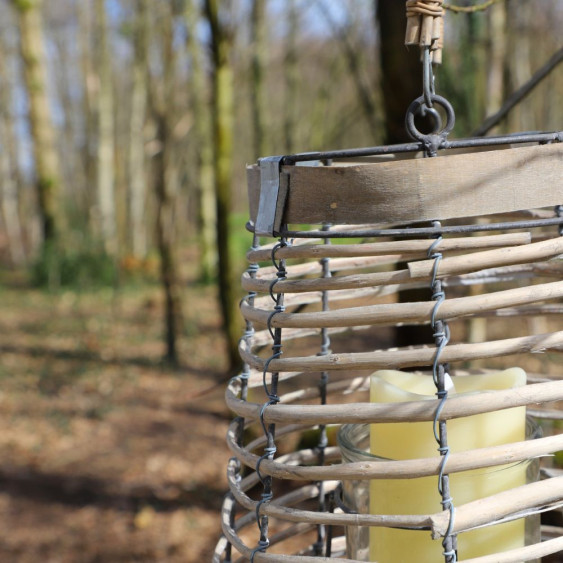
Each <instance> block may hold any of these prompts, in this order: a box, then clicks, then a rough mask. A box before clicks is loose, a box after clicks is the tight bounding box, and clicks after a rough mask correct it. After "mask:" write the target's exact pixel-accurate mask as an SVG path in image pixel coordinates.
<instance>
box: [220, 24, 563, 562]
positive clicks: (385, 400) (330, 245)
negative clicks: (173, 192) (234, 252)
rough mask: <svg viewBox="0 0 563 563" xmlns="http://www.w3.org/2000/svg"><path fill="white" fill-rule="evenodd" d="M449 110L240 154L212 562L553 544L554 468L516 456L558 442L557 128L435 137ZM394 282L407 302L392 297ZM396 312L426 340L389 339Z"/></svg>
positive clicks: (561, 268) (390, 556) (452, 557)
mask: <svg viewBox="0 0 563 563" xmlns="http://www.w3.org/2000/svg"><path fill="white" fill-rule="evenodd" d="M410 27H411V28H412V26H410ZM410 32H412V29H411V31H410ZM425 53H426V63H425V64H429V63H428V59H429V57H428V55H429V49H426V50H425ZM424 106H425V107H426V109H427V110H428V109H430V106H432V107H433V108H436V107H438V108H440V107H441V108H442V109H444V110H445V115H446V121H445V125H444V127H443V128H441V130H440V131H438V132H435V133H433V134H430V135H424V134H421V133H420V132H419V131H418V130H417V129H416V127H415V125H414V116H415V115H416V113H417V112H418V111H420V109H421V108H423V107H424ZM453 120H454V117H453V110H452V109H451V107H450V105H449V103H448V102H447V101H446V100H444V99H443V98H441V97H439V96H436V95H435V94H433V93H432V92H431V91H428V92H426V95H425V96H423V97H421V98H420V99H419V100H416V101H415V102H414V103H413V105H412V106H411V108H410V109H409V112H408V114H407V127H408V129H409V131H410V133H411V135H412V136H413V138H414V140H413V142H412V143H410V144H404V145H396V146H387V147H375V148H368V149H359V150H349V151H339V152H326V153H316V154H311V153H308V154H300V155H292V156H286V157H275V158H264V159H261V160H260V161H259V163H258V164H257V165H254V166H250V167H249V168H248V188H249V201H250V222H249V229H250V230H251V231H252V232H253V233H254V244H253V245H252V248H251V249H250V251H249V252H248V261H249V264H250V266H249V268H248V270H247V272H246V273H245V274H244V275H243V278H242V284H243V287H244V289H245V290H246V291H247V292H248V295H247V297H246V298H245V299H244V300H243V301H242V303H241V311H242V314H243V316H244V318H245V319H246V323H247V324H246V332H245V334H244V336H243V338H242V339H241V345H240V350H241V355H242V358H243V360H244V362H245V369H244V370H243V372H242V373H241V374H240V375H239V376H237V377H235V378H233V379H232V380H231V382H230V383H229V385H228V389H227V392H226V400H227V403H228V406H229V407H230V408H231V409H232V410H233V411H234V412H235V413H236V415H237V418H235V420H234V421H233V422H232V424H231V426H230V429H229V433H228V444H229V447H230V448H231V450H232V452H233V458H232V459H231V461H230V462H229V466H228V470H227V474H228V481H229V487H230V493H229V494H228V495H227V497H226V500H225V503H224V506H223V513H222V528H223V533H224V537H223V538H222V540H221V541H220V543H219V544H218V546H217V549H216V555H215V560H216V561H235V560H240V561H247V560H250V561H255V562H256V563H259V562H265V561H268V562H269V561H279V562H293V561H295V562H306V561H328V559H330V560H331V561H350V560H378V561H381V562H382V563H389V562H392V563H403V562H413V563H414V562H416V563H420V562H422V563H424V562H426V561H444V560H445V561H446V563H451V562H454V561H467V562H469V561H471V563H477V562H479V563H492V562H497V563H498V562H522V561H540V560H541V559H540V558H543V557H547V556H549V555H550V554H557V553H559V552H561V551H562V550H563V537H561V535H560V534H561V531H560V530H559V531H557V530H556V528H555V526H554V525H552V526H547V527H546V526H544V529H543V534H542V537H541V540H542V541H540V534H539V532H540V530H539V524H538V522H539V517H538V516H537V515H538V514H539V513H540V512H549V514H553V515H555V516H554V518H556V517H557V514H558V512H557V511H558V510H560V507H561V506H562V505H563V476H562V474H561V472H560V471H558V470H557V468H556V467H555V466H554V464H553V463H551V465H550V463H549V462H548V463H545V464H544V467H543V469H542V471H541V478H539V477H538V474H539V472H538V469H537V461H536V462H534V460H537V459H538V458H539V457H545V456H553V454H554V453H556V452H558V451H560V450H562V449H563V435H557V433H553V432H550V431H549V425H548V424H547V423H546V421H547V420H548V419H557V418H558V414H557V401H563V381H561V373H562V370H563V360H562V357H561V355H560V352H561V350H562V349H563V332H562V331H559V330H557V323H558V320H559V319H560V315H561V313H562V312H563V307H562V303H561V298H562V297H563V281H560V279H561V275H562V274H563V263H562V262H561V256H562V255H563V237H562V236H561V233H562V229H563V208H562V207H561V206H560V204H561V203H562V202H563V188H562V187H561V185H560V182H561V178H563V144H562V143H561V141H563V133H542V134H538V133H525V134H521V135H513V136H510V137H504V138H501V137H495V138H479V139H464V140H448V138H447V135H448V133H449V132H450V130H451V128H452V127H453ZM409 289H418V290H422V291H425V295H426V298H425V299H423V300H416V301H411V302H405V301H404V298H403V297H400V295H402V294H403V292H404V291H405V290H409ZM480 319H481V320H482V319H485V321H486V336H485V339H484V340H482V341H478V342H475V341H472V340H473V339H472V338H470V336H471V331H470V327H471V326H472V325H471V323H475V322H479V320H480ZM401 325H419V327H420V330H421V331H427V333H428V335H429V342H430V343H429V344H428V345H423V346H407V347H401V348H394V347H393V334H394V330H395V328H396V327H398V326H401ZM417 370H420V371H417ZM370 388H371V395H370ZM526 409H527V414H528V419H527V418H526ZM529 415H534V416H535V418H536V423H534V422H533V421H531V420H530V416H529ZM559 418H560V417H559ZM538 419H539V420H540V421H541V422H542V425H543V426H544V428H547V430H548V431H546V432H544V437H538V432H537V420H538ZM526 428H528V432H526ZM247 429H248V430H250V431H249V432H247V431H246V430H247ZM530 429H531V430H530ZM252 431H253V432H252ZM337 431H339V439H338V444H337V443H336V442H335V441H334V435H335V434H336V432H337ZM370 436H371V448H370V444H369V442H370ZM366 444H367V445H366ZM423 446H424V447H423ZM426 446H430V450H427V448H426ZM427 451H428V452H429V453H426V452H427ZM549 459H552V458H549ZM554 521H555V522H556V520H554ZM433 538H434V539H433ZM419 542H420V543H419ZM428 545H429V546H430V547H428ZM427 549H429V550H430V551H428V552H427V551H425V550H427ZM409 550H410V551H409ZM553 560H554V559H550V561H553Z"/></svg>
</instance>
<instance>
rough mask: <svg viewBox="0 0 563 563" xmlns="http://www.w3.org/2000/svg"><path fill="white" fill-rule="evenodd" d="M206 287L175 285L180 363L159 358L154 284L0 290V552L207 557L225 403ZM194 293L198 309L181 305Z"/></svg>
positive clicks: (115, 558) (222, 484) (50, 562)
mask: <svg viewBox="0 0 563 563" xmlns="http://www.w3.org/2000/svg"><path fill="white" fill-rule="evenodd" d="M214 291H215V290H214V288H212V287H204V286H197V285H191V286H190V287H189V288H188V289H187V292H186V301H185V303H186V313H187V314H186V318H187V322H186V326H187V336H186V337H185V338H184V339H183V342H182V358H183V363H184V366H183V367H182V368H181V369H177V370H173V369H170V368H167V367H166V366H165V365H163V364H162V362H161V358H162V354H163V344H162V333H163V325H162V314H161V293H160V290H159V288H158V286H157V285H154V286H142V287H137V288H127V289H124V290H121V291H119V292H114V291H112V290H109V289H107V290H99V291H95V292H87V293H84V292H80V293H79V292H73V291H64V292H63V291H61V292H57V293H48V292H46V291H39V290H35V289H31V288H29V287H26V285H25V283H21V282H18V281H17V280H13V279H12V280H11V282H10V283H9V284H5V283H4V284H2V287H1V288H0V299H1V302H2V308H1V311H2V314H1V315H0V331H1V333H2V338H1V341H0V352H1V357H0V425H1V427H2V432H0V518H1V521H2V523H3V525H2V526H1V528H0V561H2V562H3V563H12V562H16V563H38V562H41V563H94V562H103V563H117V562H133V561H143V562H149V561H150V562H169V563H175V562H180V561H181V562H183V563H188V562H196V561H197V562H200V561H209V560H210V557H211V553H212V552H213V548H214V546H215V543H216V541H217V539H218V536H219V530H220V517H219V511H220V507H221V502H222V497H223V494H224V492H225V490H226V479H225V467H226V462H227V459H228V457H229V453H228V451H227V447H226V445H225V433H226V428H227V424H228V421H229V420H230V414H229V412H228V411H227V409H226V407H224V405H223V386H218V387H217V388H216V389H215V390H214V391H213V392H212V393H209V394H207V395H205V396H204V397H202V398H200V399H198V400H197V401H193V400H190V399H191V398H192V397H193V395H195V394H197V393H198V392H200V391H201V390H202V389H207V388H209V387H212V386H213V385H214V384H215V383H216V382H217V381H219V380H221V379H222V378H224V377H225V365H224V354H223V353H222V349H223V346H224V345H223V341H222V338H221V336H220V332H219V328H220V325H219V323H220V320H219V314H218V311H217V309H216V300H215V295H214ZM194 303H197V307H195V306H194Z"/></svg>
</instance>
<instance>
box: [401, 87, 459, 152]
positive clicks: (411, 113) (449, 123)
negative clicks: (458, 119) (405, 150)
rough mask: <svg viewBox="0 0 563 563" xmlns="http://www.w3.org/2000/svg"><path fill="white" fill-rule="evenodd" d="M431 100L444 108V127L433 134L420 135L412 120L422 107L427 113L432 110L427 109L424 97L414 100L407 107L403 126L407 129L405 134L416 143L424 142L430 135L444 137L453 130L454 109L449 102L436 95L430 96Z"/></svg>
mask: <svg viewBox="0 0 563 563" xmlns="http://www.w3.org/2000/svg"><path fill="white" fill-rule="evenodd" d="M431 98H432V102H433V103H435V104H438V105H439V106H441V107H443V108H444V110H445V112H446V125H445V126H444V128H443V129H442V130H441V131H434V132H433V133H430V134H424V133H421V132H420V131H419V130H418V129H417V128H416V125H415V124H414V118H415V116H416V115H417V114H418V113H419V112H420V111H421V110H422V108H423V106H424V109H425V111H426V112H429V111H431V110H432V109H433V108H429V107H427V105H426V102H425V99H424V96H420V97H419V98H417V99H416V100H414V101H413V102H412V103H411V105H410V106H409V109H408V110H407V115H406V119H405V126H406V129H407V133H408V134H409V135H410V136H411V137H412V138H413V139H416V140H417V141H422V142H425V141H426V140H427V139H428V137H429V136H430V135H432V134H439V135H442V136H444V137H445V136H446V135H447V134H448V133H449V132H450V131H451V130H452V129H453V128H454V125H455V113H454V108H453V107H452V105H451V104H450V102H448V100H446V98H444V97H442V96H438V95H437V94H432V95H431ZM434 111H435V110H434ZM440 121H441V120H440Z"/></svg>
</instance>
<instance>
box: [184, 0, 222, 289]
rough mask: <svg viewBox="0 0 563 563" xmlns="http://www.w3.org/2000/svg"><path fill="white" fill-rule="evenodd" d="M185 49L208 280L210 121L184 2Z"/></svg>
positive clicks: (213, 265) (213, 247)
mask: <svg viewBox="0 0 563 563" xmlns="http://www.w3.org/2000/svg"><path fill="white" fill-rule="evenodd" d="M185 15H186V26H187V50H188V55H189V57H190V62H191V74H190V83H191V105H192V113H193V116H194V134H195V136H196V138H197V139H198V142H197V175H198V183H197V188H198V227H199V237H198V238H199V248H200V265H201V279H202V280H203V281H206V282H207V281H210V280H211V279H213V277H214V276H215V273H216V271H217V261H218V258H217V241H216V231H217V215H216V209H215V194H214V178H213V146H212V142H211V141H212V140H211V120H210V115H209V113H210V112H209V107H208V104H207V102H206V89H205V76H204V73H203V67H202V63H201V56H202V53H201V45H200V42H199V41H198V38H197V25H198V22H199V17H198V9H197V4H196V2H195V0H188V2H187V3H186V13H185Z"/></svg>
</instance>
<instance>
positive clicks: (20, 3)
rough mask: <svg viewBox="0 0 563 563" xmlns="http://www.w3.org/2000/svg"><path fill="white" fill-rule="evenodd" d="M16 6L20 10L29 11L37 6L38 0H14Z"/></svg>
mask: <svg viewBox="0 0 563 563" xmlns="http://www.w3.org/2000/svg"><path fill="white" fill-rule="evenodd" d="M12 1H13V3H14V8H16V10H18V11H19V12H27V11H28V10H31V9H32V8H35V7H36V6H37V0H12Z"/></svg>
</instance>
